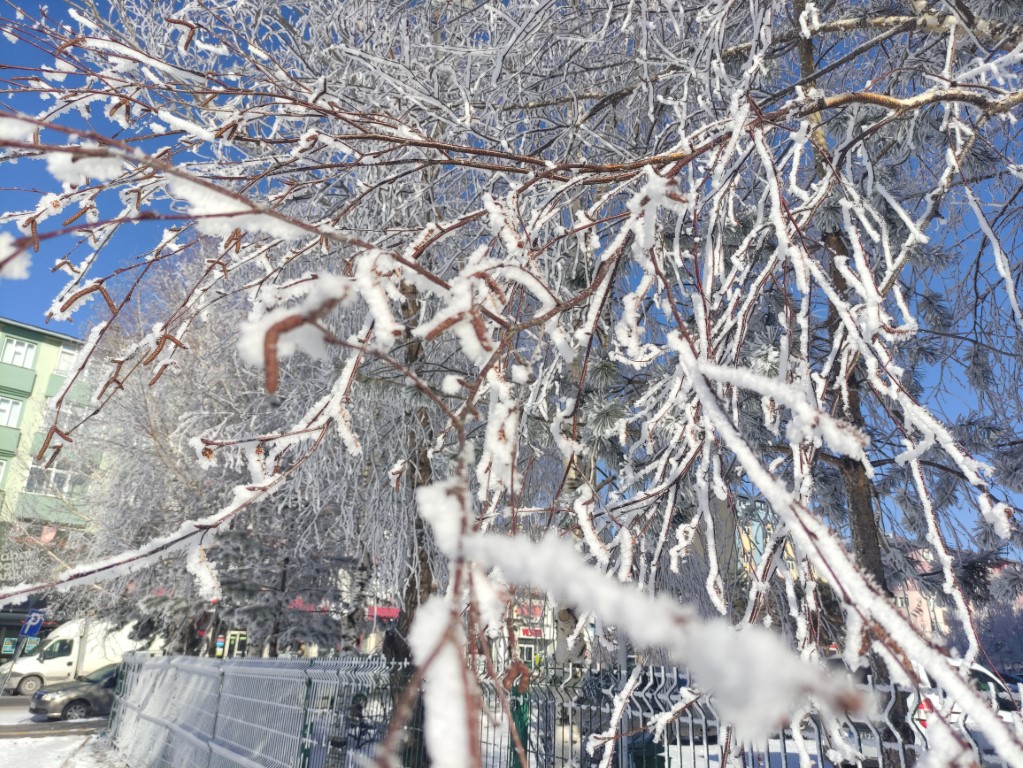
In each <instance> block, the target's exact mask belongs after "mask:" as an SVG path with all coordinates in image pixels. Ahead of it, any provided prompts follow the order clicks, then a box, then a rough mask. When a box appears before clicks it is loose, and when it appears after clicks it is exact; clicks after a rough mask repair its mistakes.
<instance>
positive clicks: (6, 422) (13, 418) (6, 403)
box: [0, 397, 21, 429]
mask: <svg viewBox="0 0 1023 768" xmlns="http://www.w3.org/2000/svg"><path fill="white" fill-rule="evenodd" d="M19 423H21V400H15V399H13V398H10V397H0V427H11V428H13V429H17V428H18V424H19Z"/></svg>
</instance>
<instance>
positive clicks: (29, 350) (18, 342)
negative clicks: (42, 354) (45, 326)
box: [0, 336, 38, 368]
mask: <svg viewBox="0 0 1023 768" xmlns="http://www.w3.org/2000/svg"><path fill="white" fill-rule="evenodd" d="M37 351H38V347H37V346H36V343H35V342H33V341H25V339H18V338H15V337H14V336H8V337H7V338H6V339H4V351H3V355H2V356H0V361H3V362H5V363H7V364H8V365H16V366H17V367H18V368H35V364H36V352H37ZM19 361H20V362H19Z"/></svg>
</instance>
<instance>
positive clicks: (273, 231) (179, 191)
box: [163, 115, 306, 240]
mask: <svg viewBox="0 0 1023 768" xmlns="http://www.w3.org/2000/svg"><path fill="white" fill-rule="evenodd" d="M163 117H164V119H166V115H164V116H163ZM167 189H168V191H169V192H170V194H171V195H172V196H174V197H176V198H178V199H180V200H183V201H184V202H185V203H186V204H187V205H188V212H189V214H190V215H192V216H195V218H196V227H197V228H198V230H199V231H200V232H201V233H203V234H204V235H213V236H216V237H228V236H230V235H231V233H232V232H234V230H235V229H236V228H237V229H241V230H243V231H246V232H255V233H263V234H267V235H270V236H271V237H276V238H279V239H281V240H297V239H298V238H300V237H302V236H303V235H305V234H306V232H305V230H303V229H302V228H301V227H298V226H295V225H294V224H290V223H288V222H287V221H284V220H283V219H281V218H279V217H278V216H275V215H273V214H270V213H266V212H264V211H263V210H261V209H259V208H257V207H255V206H253V205H252V204H250V203H248V202H247V201H243V200H238V199H236V198H234V197H231V196H230V195H229V194H226V193H224V192H220V191H218V190H216V189H213V188H211V187H210V186H206V185H204V184H199V183H198V182H195V181H192V180H190V179H185V178H182V177H181V176H172V177H170V178H169V179H168V181H167Z"/></svg>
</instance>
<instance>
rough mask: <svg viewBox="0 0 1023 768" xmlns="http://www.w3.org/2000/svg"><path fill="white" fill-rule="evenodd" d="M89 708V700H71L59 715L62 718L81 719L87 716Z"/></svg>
mask: <svg viewBox="0 0 1023 768" xmlns="http://www.w3.org/2000/svg"><path fill="white" fill-rule="evenodd" d="M89 709H90V707H89V702H87V701H81V700H79V701H72V702H71V703H70V704H68V705H67V706H66V707H64V711H63V712H61V713H60V717H61V719H62V720H81V719H82V718H83V717H88V716H89Z"/></svg>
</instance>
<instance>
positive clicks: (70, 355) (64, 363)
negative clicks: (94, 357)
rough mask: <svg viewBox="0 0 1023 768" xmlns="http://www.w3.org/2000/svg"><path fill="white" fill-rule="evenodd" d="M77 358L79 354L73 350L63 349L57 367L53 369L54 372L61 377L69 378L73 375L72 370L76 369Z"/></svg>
mask: <svg viewBox="0 0 1023 768" xmlns="http://www.w3.org/2000/svg"><path fill="white" fill-rule="evenodd" d="M77 358H78V353H77V352H75V351H74V350H73V349H67V348H63V349H61V350H60V355H58V357H57V367H56V368H54V369H53V372H54V373H56V374H59V375H60V376H67V375H68V374H69V373H71V369H72V368H74V365H75V360H76V359H77Z"/></svg>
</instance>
